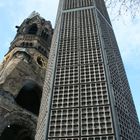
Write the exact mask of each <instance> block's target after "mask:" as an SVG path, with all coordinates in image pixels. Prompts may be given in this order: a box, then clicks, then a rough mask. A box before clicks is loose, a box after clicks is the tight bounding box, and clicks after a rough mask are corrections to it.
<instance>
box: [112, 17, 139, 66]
mask: <svg viewBox="0 0 140 140" xmlns="http://www.w3.org/2000/svg"><path fill="white" fill-rule="evenodd" d="M139 25H140V19H133V20H132V19H131V17H130V16H125V17H123V20H121V19H120V20H119V21H114V22H113V26H114V31H115V34H116V38H117V41H118V46H119V48H120V51H121V55H122V58H123V60H124V63H125V65H129V66H130V65H131V66H133V67H134V68H136V69H140V67H138V65H139V66H140V61H139V56H140V41H139V40H140V28H139Z"/></svg>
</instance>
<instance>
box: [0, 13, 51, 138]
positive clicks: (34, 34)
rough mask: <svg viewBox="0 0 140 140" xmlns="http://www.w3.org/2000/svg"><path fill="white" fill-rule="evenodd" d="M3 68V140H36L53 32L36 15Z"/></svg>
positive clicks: (13, 44) (0, 105)
mask: <svg viewBox="0 0 140 140" xmlns="http://www.w3.org/2000/svg"><path fill="white" fill-rule="evenodd" d="M16 28H17V34H16V36H15V38H14V40H13V41H12V42H11V46H10V49H9V51H8V53H7V54H6V55H5V58H4V60H3V62H2V64H1V65H0V140H34V135H35V129H36V121H37V117H38V114H39V108H40V101H41V97H42V88H43V83H44V79H45V71H46V67H47V61H48V55H49V51H50V44H51V38H52V34H53V29H52V26H51V23H50V21H46V20H45V19H44V18H42V17H40V15H39V14H38V13H36V12H33V13H32V14H31V15H30V16H29V17H28V18H27V19H25V20H24V21H23V23H22V24H21V25H20V26H16Z"/></svg>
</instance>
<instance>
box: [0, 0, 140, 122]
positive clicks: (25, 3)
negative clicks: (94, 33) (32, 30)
mask: <svg viewBox="0 0 140 140" xmlns="http://www.w3.org/2000/svg"><path fill="white" fill-rule="evenodd" d="M58 1H59V0H19V1H17V0H0V19H1V20H0V61H2V59H3V57H4V54H6V52H7V51H8V48H9V47H10V42H11V41H12V40H13V38H14V36H15V34H16V28H15V26H16V25H20V24H21V23H22V21H23V20H24V19H25V18H27V17H28V16H29V15H30V14H31V12H32V11H34V10H35V11H37V12H39V13H40V15H41V16H42V17H44V18H45V19H47V20H50V21H51V22H52V25H53V26H54V24H55V18H56V13H57V7H58ZM109 11H110V12H109V13H110V16H111V20H112V25H113V28H114V31H115V35H116V39H117V42H118V45H119V49H120V52H121V56H122V59H123V62H124V66H125V70H126V73H127V77H128V80H129V84H130V88H131V91H132V94H133V99H134V102H135V106H136V110H137V113H138V117H139V120H140V16H136V18H135V19H133V20H132V18H131V17H130V16H129V14H125V15H122V16H121V17H119V18H117V19H115V20H114V13H113V12H112V10H109Z"/></svg>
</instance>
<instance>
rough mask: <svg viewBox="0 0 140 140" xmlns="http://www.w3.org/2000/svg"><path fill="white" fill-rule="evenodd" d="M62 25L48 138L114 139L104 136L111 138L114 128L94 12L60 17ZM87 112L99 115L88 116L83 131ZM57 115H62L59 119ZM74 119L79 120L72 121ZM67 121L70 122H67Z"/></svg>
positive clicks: (78, 12)
mask: <svg viewBox="0 0 140 140" xmlns="http://www.w3.org/2000/svg"><path fill="white" fill-rule="evenodd" d="M62 23H63V24H62V26H63V27H64V28H62V29H61V31H60V40H59V49H58V57H57V67H56V71H55V78H54V89H53V97H52V106H51V111H54V112H55V113H54V114H53V113H51V116H50V121H51V122H50V125H49V126H50V128H49V138H59V137H62V138H64V137H65V138H70V139H71V137H74V136H78V137H79V136H81V137H84V136H87V134H89V135H93V138H94V137H95V139H97V138H99V139H101V140H102V139H106V140H109V139H110V140H111V138H112V139H113V138H114V137H113V136H112V137H111V136H110V137H107V136H105V135H106V134H108V133H109V134H110V135H112V134H113V126H112V117H111V112H110V113H109V111H108V110H110V107H109V105H110V101H109V95H108V88H107V83H106V78H105V69H104V64H103V57H102V51H101V47H100V41H99V37H98V30H97V25H96V21H95V14H94V13H93V9H88V10H86V9H85V10H81V11H73V12H66V13H63V19H62ZM90 108H91V110H92V109H94V110H95V109H97V110H98V111H99V112H98V113H94V112H93V111H91V112H87V124H88V126H87V128H88V127H89V128H88V130H85V129H84V126H82V125H85V124H84V119H83V118H82V116H83V115H84V114H83V112H84V110H86V111H87V110H90ZM64 110H67V111H68V110H77V111H78V115H76V114H75V113H74V114H70V116H68V114H69V113H68V114H67V115H65V114H64V112H63V111H64ZM59 112H61V115H58V113H59ZM90 114H92V116H94V118H95V120H96V119H99V120H102V123H99V124H94V122H91V121H90V120H91V115H90ZM57 116H59V117H57ZM76 116H78V117H77V118H75V117H76ZM70 118H72V121H68V120H69V119H70ZM62 120H63V122H65V124H64V123H62ZM74 120H75V122H76V121H77V122H76V123H78V127H77V125H76V123H72V122H73V121H74ZM92 121H93V120H92ZM56 122H59V123H56ZM67 125H69V126H67ZM75 125H76V126H75ZM80 125H81V127H80ZM91 125H96V126H97V125H99V128H94V127H92V128H91ZM62 127H63V129H62ZM74 127H75V129H73V128H74ZM101 127H102V128H101ZM85 131H87V133H86V134H85ZM91 132H92V133H91ZM100 135H101V136H100ZM87 137H88V136H87ZM82 139H83V138H82Z"/></svg>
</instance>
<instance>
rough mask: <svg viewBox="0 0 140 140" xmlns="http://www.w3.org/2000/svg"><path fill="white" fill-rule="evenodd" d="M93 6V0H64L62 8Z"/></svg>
mask: <svg viewBox="0 0 140 140" xmlns="http://www.w3.org/2000/svg"><path fill="white" fill-rule="evenodd" d="M88 6H93V0H65V1H64V6H63V9H64V10H68V9H74V8H81V7H88Z"/></svg>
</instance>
